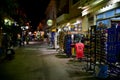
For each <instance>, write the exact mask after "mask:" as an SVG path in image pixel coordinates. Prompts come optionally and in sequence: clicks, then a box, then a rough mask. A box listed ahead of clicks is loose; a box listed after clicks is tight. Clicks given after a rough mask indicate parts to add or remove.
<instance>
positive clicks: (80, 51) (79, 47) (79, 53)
mask: <svg viewBox="0 0 120 80" xmlns="http://www.w3.org/2000/svg"><path fill="white" fill-rule="evenodd" d="M75 49H76V58H77V59H79V58H83V57H84V44H83V43H76V44H75Z"/></svg>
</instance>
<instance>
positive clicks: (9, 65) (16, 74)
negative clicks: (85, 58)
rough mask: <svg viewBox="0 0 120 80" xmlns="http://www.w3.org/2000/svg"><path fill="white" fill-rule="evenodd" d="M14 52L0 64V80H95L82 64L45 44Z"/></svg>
mask: <svg viewBox="0 0 120 80" xmlns="http://www.w3.org/2000/svg"><path fill="white" fill-rule="evenodd" d="M15 52H16V54H15V57H14V59H12V60H3V61H2V62H1V63H0V80H96V79H95V78H93V77H92V75H90V74H88V73H86V72H85V71H84V70H83V69H82V68H84V63H82V62H81V63H80V62H74V61H72V60H73V59H72V58H66V57H65V56H64V55H62V56H61V55H58V53H57V52H56V50H55V49H48V46H47V44H45V43H44V44H43V43H38V42H30V44H29V45H25V46H24V47H18V48H16V49H15Z"/></svg>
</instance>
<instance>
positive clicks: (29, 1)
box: [19, 0, 50, 27]
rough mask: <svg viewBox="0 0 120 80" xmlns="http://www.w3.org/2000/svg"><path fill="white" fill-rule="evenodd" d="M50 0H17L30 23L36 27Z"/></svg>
mask: <svg viewBox="0 0 120 80" xmlns="http://www.w3.org/2000/svg"><path fill="white" fill-rule="evenodd" d="M49 1H50V0H19V4H20V6H21V7H22V9H23V10H24V11H25V13H26V15H27V17H28V18H29V19H30V20H31V24H32V25H33V26H34V27H36V26H37V25H38V23H39V22H40V20H41V19H43V18H44V17H45V15H44V12H45V10H46V8H47V5H48V3H49Z"/></svg>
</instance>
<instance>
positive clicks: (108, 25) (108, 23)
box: [97, 19, 110, 28]
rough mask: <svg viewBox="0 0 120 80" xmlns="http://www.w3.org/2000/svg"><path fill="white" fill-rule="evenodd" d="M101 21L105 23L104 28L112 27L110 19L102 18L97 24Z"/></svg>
mask: <svg viewBox="0 0 120 80" xmlns="http://www.w3.org/2000/svg"><path fill="white" fill-rule="evenodd" d="M99 23H102V24H103V25H104V28H109V27H110V20H109V19H107V20H101V21H98V22H97V26H99Z"/></svg>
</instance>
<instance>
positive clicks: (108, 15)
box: [105, 10, 115, 18]
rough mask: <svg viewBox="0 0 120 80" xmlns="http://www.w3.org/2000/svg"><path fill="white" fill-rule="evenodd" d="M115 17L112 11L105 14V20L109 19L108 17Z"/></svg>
mask: <svg viewBox="0 0 120 80" xmlns="http://www.w3.org/2000/svg"><path fill="white" fill-rule="evenodd" d="M114 15H115V11H114V10H112V11H108V12H106V13H105V18H110V17H113V16H114Z"/></svg>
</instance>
